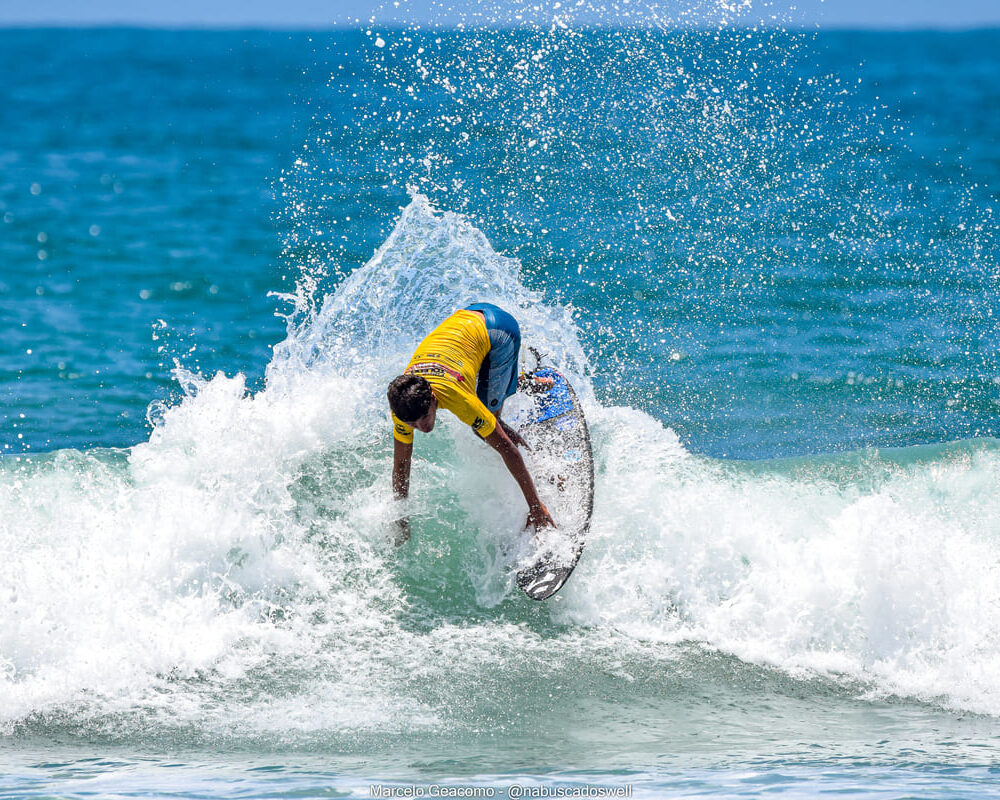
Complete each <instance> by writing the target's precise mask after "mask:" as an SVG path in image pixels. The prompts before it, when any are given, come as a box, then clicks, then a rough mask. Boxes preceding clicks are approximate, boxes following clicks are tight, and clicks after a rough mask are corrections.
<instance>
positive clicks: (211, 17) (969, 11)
mask: <svg viewBox="0 0 1000 800" xmlns="http://www.w3.org/2000/svg"><path fill="white" fill-rule="evenodd" d="M402 2H403V5H404V7H405V8H406V9H407V12H408V17H409V18H411V19H415V20H419V21H427V20H430V19H432V18H435V19H438V20H439V21H444V22H448V21H454V20H455V19H457V17H455V16H454V14H452V15H451V19H450V20H449V14H448V12H447V11H445V12H444V13H442V12H441V11H440V10H436V9H440V8H442V7H443V8H444V9H453V10H457V11H460V10H461V9H463V8H470V7H473V6H474V5H476V4H475V3H474V2H472V0H454V1H453V2H448V0H402ZM554 2H556V0H546V4H547V5H552V4H553V3H554ZM606 2H607V4H608V5H611V3H612V2H618V3H623V4H624V3H627V2H629V0H606ZM691 2H692V3H694V0H691ZM650 3H651V4H655V5H658V6H660V7H662V8H665V9H667V10H668V13H667V16H670V14H669V9H676V8H678V7H680V6H683V5H684V0H667V2H658V0H650ZM641 4H642V3H641V0H632V7H633V8H634V7H636V6H638V5H641ZM764 4H765V2H764V0H754V3H753V5H754V7H755V8H760V7H762V6H764ZM768 4H769V5H770V7H771V8H774V9H778V10H781V9H789V8H790V7H792V6H796V7H797V8H796V11H794V12H792V14H793V15H794V17H795V18H797V19H799V20H800V21H801V22H802V23H803V24H806V25H813V24H817V23H818V24H819V25H820V26H822V27H882V28H884V27H890V28H914V27H934V28H941V27H944V28H955V27H958V28H962V27H976V26H986V25H988V26H1000V0H770V2H769V3H768ZM382 5H385V6H387V7H389V8H392V7H393V2H392V0H388V1H387V2H386V3H384V4H383V3H381V2H372V0H200V1H199V0H169V2H160V3H147V2H142V0H138V2H137V0H0V25H23V24H45V25H53V24H55V25H76V24H84V25H94V24H115V23H126V24H138V25H152V26H157V25H168V26H183V27H206V26H207V27H233V26H253V27H281V28H284V27H293V28H296V27H329V26H330V25H332V24H335V23H336V24H344V23H347V22H349V21H351V20H353V19H355V18H360V19H363V20H367V19H368V18H369V17H370V16H371V15H372V13H373V11H374V10H375V9H377V8H378V7H379V6H382ZM567 5H569V3H567ZM392 13H396V12H392ZM380 16H382V17H383V18H384V17H385V16H386V15H385V14H384V13H383V14H381V15H380Z"/></svg>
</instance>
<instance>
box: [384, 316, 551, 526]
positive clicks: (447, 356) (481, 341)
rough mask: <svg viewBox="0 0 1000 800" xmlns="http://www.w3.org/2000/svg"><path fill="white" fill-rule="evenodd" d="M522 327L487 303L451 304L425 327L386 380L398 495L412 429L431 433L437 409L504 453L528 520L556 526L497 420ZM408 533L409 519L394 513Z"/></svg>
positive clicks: (512, 381)
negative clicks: (454, 307)
mask: <svg viewBox="0 0 1000 800" xmlns="http://www.w3.org/2000/svg"><path fill="white" fill-rule="evenodd" d="M520 349H521V330H520V328H519V327H518V324H517V320H516V319H514V318H513V317H512V316H511V315H510V314H508V313H507V312H506V311H503V310H502V309H500V308H497V307H496V306H494V305H491V304H490V303H475V304H473V305H471V306H468V307H467V308H464V309H462V310H460V311H456V312H455V313H454V314H452V315H451V316H450V317H448V319H446V320H445V321H444V322H442V323H441V324H440V325H438V326H437V327H436V328H435V329H434V330H433V331H431V332H430V333H429V334H428V335H427V338H425V339H424V340H423V341H422V342H421V343H420V344H419V345H418V346H417V349H416V351H415V352H414V353H413V357H412V358H411V359H410V363H409V365H408V366H407V367H406V370H405V371H404V372H403V374H402V375H400V376H399V377H397V378H395V379H394V380H393V381H392V383H390V384H389V389H388V391H387V392H386V395H387V396H388V398H389V408H390V410H391V411H392V423H393V430H392V435H393V444H394V450H393V457H392V490H393V494H394V495H395V497H396V498H397V499H402V498H404V497H406V496H407V495H408V494H409V491H410V461H411V457H412V454H413V430H414V429H416V430H419V431H421V432H423V433H430V432H431V431H432V430H434V423H435V421H436V418H437V411H438V409H439V408H444V409H446V410H448V411H450V412H451V413H452V414H454V415H455V416H456V417H458V418H459V419H460V420H462V422H464V423H465V424H466V425H469V426H470V427H471V428H472V430H473V431H475V432H476V433H477V434H478V435H479V437H480V438H482V439H483V440H484V441H485V442H486V443H487V444H488V445H490V446H491V447H492V448H493V449H494V450H496V451H497V452H498V453H499V454H500V457H501V458H503V462H504V464H505V465H506V466H507V469H508V470H510V474H511V475H512V476H513V477H514V480H516V481H517V484H518V486H520V487H521V491H522V492H523V493H524V499H525V500H526V501H527V503H528V523H527V524H528V525H530V526H533V527H535V528H541V527H544V526H551V527H553V528H554V527H555V523H554V522H553V521H552V517H550V516H549V512H548V510H547V509H546V508H545V506H544V505H542V501H541V500H540V499H539V498H538V492H537V491H536V490H535V484H534V481H532V480H531V475H530V474H529V473H528V469H527V467H526V466H525V465H524V459H523V458H521V454H520V452H518V449H517V445H523V446H525V447H527V445H526V444H525V442H524V440H523V439H522V438H521V437H520V436H519V435H518V433H517V431H515V430H514V429H513V428H511V427H510V426H509V425H507V423H505V422H504V421H503V420H501V419H500V413H501V411H502V410H503V404H504V401H505V400H506V399H507V398H508V397H510V396H511V395H512V394H514V392H515V391H516V390H517V378H518V374H517V372H518V353H519V352H520ZM400 526H401V528H402V530H401V538H402V539H403V540H405V539H407V538H409V535H410V530H409V520H408V519H406V518H404V519H402V520H400Z"/></svg>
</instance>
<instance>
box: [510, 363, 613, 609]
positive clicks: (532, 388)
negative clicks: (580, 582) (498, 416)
mask: <svg viewBox="0 0 1000 800" xmlns="http://www.w3.org/2000/svg"><path fill="white" fill-rule="evenodd" d="M527 377H528V378H529V380H528V387H529V388H528V389H527V390H526V391H525V392H523V394H524V395H525V396H526V398H527V400H528V402H529V405H528V407H527V409H526V410H524V411H523V412H522V413H521V414H519V415H518V418H517V419H516V420H515V424H516V426H517V430H518V433H520V434H521V436H522V437H523V438H524V440H525V441H526V442H527V443H528V446H529V447H530V448H531V452H529V453H526V454H525V460H526V461H527V462H528V468H529V470H530V472H531V475H532V478H533V479H534V481H535V488H536V489H537V490H538V494H539V496H540V497H541V499H542V502H543V503H545V506H546V508H548V510H549V513H550V514H551V515H552V519H553V520H555V523H556V526H557V527H556V528H555V529H551V528H545V529H542V530H537V531H534V532H533V535H532V541H531V542H530V546H529V551H530V552H529V554H528V555H527V556H526V557H525V559H523V560H522V561H521V562H519V565H518V566H519V568H518V571H517V585H518V586H519V587H520V588H521V590H522V591H523V592H524V593H525V594H526V595H527V596H528V597H530V598H531V599H532V600H547V599H548V598H550V597H552V595H554V594H555V593H556V592H558V591H559V590H560V589H561V588H562V587H563V585H564V584H565V583H566V581H567V580H568V579H569V576H570V575H571V574H572V572H573V569H574V568H575V567H576V565H577V562H579V560H580V555H581V553H583V546H584V542H585V541H586V537H587V531H588V530H589V529H590V519H591V517H592V516H593V513H594V455H593V450H592V449H591V446H590V431H589V430H588V428H587V420H586V419H585V418H584V416H583V409H582V408H581V407H580V401H579V399H578V398H577V396H576V392H575V391H573V387H572V386H571V385H570V382H569V381H568V380H567V379H566V377H565V376H564V375H563V374H562V373H560V372H559V371H558V370H556V369H554V368H553V367H549V366H545V367H543V366H539V367H538V368H537V369H536V370H535V371H534V372H532V373H530V374H529V375H528V376H527ZM532 378H534V379H538V378H540V379H542V380H541V381H539V380H531V379H532ZM548 378H551V379H552V386H551V388H543V387H542V384H543V383H547V381H546V380H545V379H548Z"/></svg>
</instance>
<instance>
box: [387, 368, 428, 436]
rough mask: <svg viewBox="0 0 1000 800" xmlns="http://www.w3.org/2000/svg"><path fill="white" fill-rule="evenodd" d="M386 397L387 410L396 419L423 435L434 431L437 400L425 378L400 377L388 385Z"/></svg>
mask: <svg viewBox="0 0 1000 800" xmlns="http://www.w3.org/2000/svg"><path fill="white" fill-rule="evenodd" d="M386 396H387V397H388V398H389V408H390V409H392V413H393V414H395V415H396V417H397V418H398V419H400V420H402V421H403V422H405V423H406V424H407V425H411V426H412V427H414V428H416V429H417V430H418V431H423V432H424V433H430V432H431V431H432V430H434V421H435V418H436V416H437V413H436V412H437V399H436V398H435V397H434V392H432V391H431V385H430V384H429V383H428V382H427V380H426V379H425V378H421V377H420V376H419V375H400V376H399V377H398V378H394V379H393V381H392V383H390V384H389V388H388V389H387V390H386Z"/></svg>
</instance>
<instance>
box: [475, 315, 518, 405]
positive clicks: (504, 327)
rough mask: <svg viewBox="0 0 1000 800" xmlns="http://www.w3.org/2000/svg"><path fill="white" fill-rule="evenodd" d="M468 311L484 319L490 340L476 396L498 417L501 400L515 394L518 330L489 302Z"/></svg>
mask: <svg viewBox="0 0 1000 800" xmlns="http://www.w3.org/2000/svg"><path fill="white" fill-rule="evenodd" d="M468 310H469V311H479V312H480V313H481V314H482V315H483V317H485V319H486V332H487V333H488V334H489V337H490V351H489V353H487V354H486V358H485V359H483V364H482V366H481V367H480V369H479V380H478V382H477V385H476V394H477V395H478V397H479V399H480V400H482V401H483V405H485V406H486V407H487V408H488V409H489V410H490V411H492V412H493V413H494V414H495V415H496V416H497V417H499V416H500V413H501V411H502V410H503V404H504V401H505V400H506V399H507V398H508V397H510V396H511V395H512V394H514V392H516V391H517V365H518V356H519V355H520V351H521V328H520V326H519V325H518V324H517V320H516V319H514V317H512V316H511V315H510V314H508V313H507V312H506V311H504V310H503V309H501V308H497V307H496V306H495V305H492V304H491V303H476V304H474V305H471V306H469V307H468Z"/></svg>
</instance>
